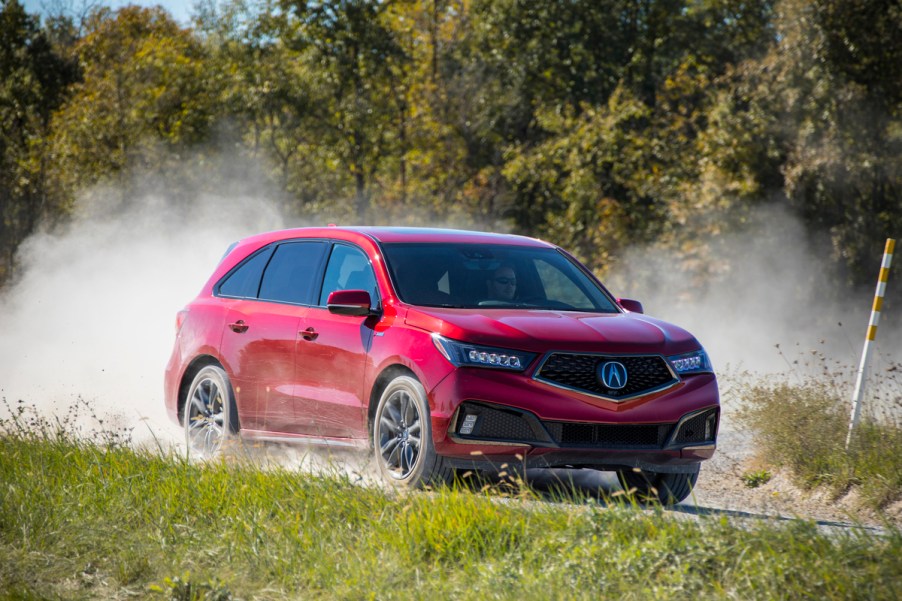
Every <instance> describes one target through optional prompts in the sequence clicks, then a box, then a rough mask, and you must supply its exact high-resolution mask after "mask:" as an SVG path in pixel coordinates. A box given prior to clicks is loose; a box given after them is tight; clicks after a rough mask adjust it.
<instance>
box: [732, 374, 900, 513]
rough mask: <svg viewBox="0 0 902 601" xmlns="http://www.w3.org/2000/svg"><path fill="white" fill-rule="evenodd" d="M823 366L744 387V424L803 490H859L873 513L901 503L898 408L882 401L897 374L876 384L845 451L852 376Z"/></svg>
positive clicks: (763, 450)
mask: <svg viewBox="0 0 902 601" xmlns="http://www.w3.org/2000/svg"><path fill="white" fill-rule="evenodd" d="M819 362H820V365H821V369H815V370H809V371H807V372H805V371H795V372H793V373H791V374H787V375H786V376H785V377H783V378H782V379H778V380H776V381H774V382H772V383H768V384H762V383H757V384H752V385H750V386H748V387H746V388H745V389H744V391H743V392H741V393H740V395H741V396H742V398H743V400H744V409H743V410H741V411H740V412H739V418H740V420H741V421H743V422H745V423H746V424H747V425H748V426H750V427H751V428H752V429H753V430H754V431H755V432H756V433H757V442H758V444H759V447H760V448H759V453H760V455H761V457H762V459H764V460H765V461H767V462H768V463H770V464H772V465H776V466H782V467H786V468H788V469H789V472H790V473H791V475H792V476H793V477H794V478H795V479H796V480H797V481H798V482H799V483H800V484H801V485H802V486H804V487H809V488H810V487H816V486H825V487H828V488H829V489H830V490H831V491H832V493H833V495H834V496H837V497H838V496H840V495H842V494H844V493H846V492H847V491H848V490H849V489H850V488H852V487H857V488H858V489H859V491H860V492H861V498H862V502H863V503H865V504H866V505H867V506H869V507H872V508H877V509H879V508H882V507H885V506H886V505H888V504H890V503H892V502H893V501H895V500H896V499H899V498H900V497H902V427H900V423H899V421H898V417H897V416H898V411H894V406H893V405H892V404H887V403H885V402H883V403H881V402H880V401H881V399H882V400H886V398H887V396H886V395H887V394H888V393H887V392H886V391H887V390H897V389H898V386H899V382H898V381H897V374H898V373H899V372H898V368H897V367H895V366H893V367H891V368H890V369H888V370H886V372H885V374H884V377H883V379H882V380H881V379H877V383H876V385H875V386H874V390H873V391H872V394H871V395H870V401H871V404H870V405H868V406H867V407H866V409H867V410H866V411H865V412H864V414H863V418H862V421H861V422H860V423H859V425H858V427H857V428H856V430H855V431H854V432H853V436H852V439H851V444H850V446H849V448H848V449H846V446H845V442H846V435H847V433H848V427H849V409H850V401H849V391H850V390H851V384H850V383H849V378H848V375H849V374H850V373H851V370H850V369H848V368H834V369H831V368H829V367H827V366H826V364H825V363H824V361H823V359H822V358H820V359H817V360H816V361H815V362H814V363H815V364H818V363H819ZM746 483H747V484H748V480H746Z"/></svg>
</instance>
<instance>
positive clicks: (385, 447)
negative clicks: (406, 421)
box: [379, 436, 401, 457]
mask: <svg viewBox="0 0 902 601" xmlns="http://www.w3.org/2000/svg"><path fill="white" fill-rule="evenodd" d="M399 442H401V439H400V438H398V437H396V436H392V437H391V438H389V439H388V440H386V441H385V442H384V443H382V445H381V446H380V447H379V450H380V451H382V456H383V457H387V456H388V455H390V454H391V452H392V451H394V450H395V447H396V446H398V443H399Z"/></svg>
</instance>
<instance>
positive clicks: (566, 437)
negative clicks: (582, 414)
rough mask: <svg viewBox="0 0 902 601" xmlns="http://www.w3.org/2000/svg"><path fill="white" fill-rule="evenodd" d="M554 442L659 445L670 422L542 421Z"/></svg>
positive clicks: (620, 445) (569, 443)
mask: <svg viewBox="0 0 902 601" xmlns="http://www.w3.org/2000/svg"><path fill="white" fill-rule="evenodd" d="M545 426H546V427H547V428H548V431H549V432H550V433H551V437H552V438H553V439H554V441H555V442H556V443H558V444H560V445H565V446H566V445H575V446H593V447H605V448H614V447H649V448H660V447H663V446H664V443H665V442H666V441H667V435H668V434H669V433H670V431H671V429H673V424H652V425H635V424H624V425H616V424H573V423H567V422H545Z"/></svg>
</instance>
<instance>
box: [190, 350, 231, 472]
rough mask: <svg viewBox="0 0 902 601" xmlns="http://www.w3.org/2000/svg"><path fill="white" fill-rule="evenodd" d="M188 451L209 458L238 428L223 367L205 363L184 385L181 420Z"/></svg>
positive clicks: (195, 455) (200, 457) (220, 448)
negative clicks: (186, 389) (186, 395)
mask: <svg viewBox="0 0 902 601" xmlns="http://www.w3.org/2000/svg"><path fill="white" fill-rule="evenodd" d="M182 421H183V422H184V425H185V442H186V443H187V445H188V454H189V455H190V456H191V457H193V458H198V459H209V458H210V457H213V456H214V455H216V454H217V453H219V452H220V451H221V450H222V447H223V445H224V443H225V442H226V441H227V440H228V439H229V438H231V437H232V436H233V435H234V434H236V433H237V432H238V424H237V421H238V416H237V411H236V408H235V396H234V394H233V393H232V386H231V385H230V384H229V378H228V376H227V375H226V373H225V371H224V370H223V369H222V368H221V367H218V366H215V365H209V366H207V367H204V368H203V369H201V370H200V371H199V372H198V373H197V375H196V376H195V377H194V380H193V381H192V382H191V387H190V388H189V389H188V397H187V398H186V399H185V409H184V415H183V420H182Z"/></svg>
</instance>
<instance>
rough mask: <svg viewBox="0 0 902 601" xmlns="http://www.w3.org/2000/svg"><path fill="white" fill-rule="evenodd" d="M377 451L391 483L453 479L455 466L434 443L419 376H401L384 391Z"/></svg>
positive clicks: (377, 424)
mask: <svg viewBox="0 0 902 601" xmlns="http://www.w3.org/2000/svg"><path fill="white" fill-rule="evenodd" d="M373 451H374V453H375V459H376V465H378V466H379V472H380V473H381V474H382V477H383V479H384V480H385V481H387V482H389V483H390V484H393V485H396V486H401V487H410V488H421V487H423V486H426V485H430V484H431V485H439V484H443V483H447V482H450V481H451V478H452V476H453V470H452V469H451V468H450V467H448V466H447V465H446V463H445V461H444V459H443V458H442V457H441V456H439V455H437V454H436V452H435V448H434V446H433V444H432V426H431V422H430V420H429V405H428V403H427V401H426V390H425V389H424V388H423V385H422V384H420V382H419V381H418V380H417V379H416V378H413V377H410V376H398V377H396V378H395V379H394V380H392V381H391V382H390V383H389V384H388V386H387V387H386V388H385V390H384V391H383V392H382V396H381V397H380V398H379V405H378V407H377V408H376V415H375V418H374V420H373Z"/></svg>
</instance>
